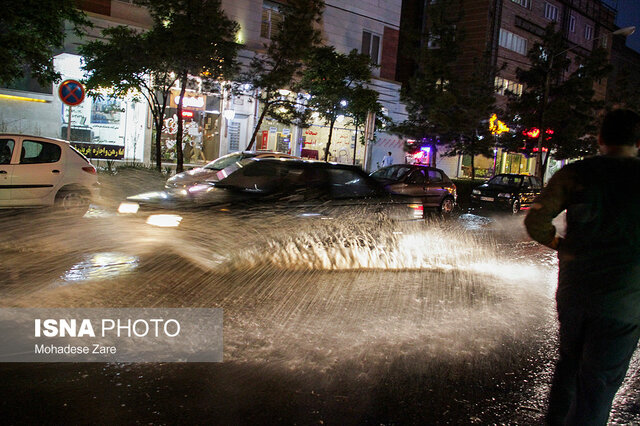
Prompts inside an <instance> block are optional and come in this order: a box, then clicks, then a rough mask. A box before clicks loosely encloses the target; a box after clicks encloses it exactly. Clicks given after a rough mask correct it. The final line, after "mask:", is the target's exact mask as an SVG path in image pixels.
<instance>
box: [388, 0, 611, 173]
mask: <svg viewBox="0 0 640 426" xmlns="http://www.w3.org/2000/svg"><path fill="white" fill-rule="evenodd" d="M435 1H448V0H435ZM426 4H427V3H426V2H425V1H423V0H405V4H403V8H404V10H403V16H402V25H403V28H405V23H406V22H411V23H412V28H413V30H415V29H416V25H422V26H424V22H426V21H425V20H427V19H428V16H426V13H425V5H426ZM462 7H463V10H464V14H463V17H462V19H461V21H460V23H459V25H460V27H461V29H462V30H463V31H464V34H465V37H464V41H463V43H462V46H461V47H462V53H461V55H460V59H459V61H458V63H457V68H458V70H459V72H460V73H462V74H465V73H471V72H473V68H474V60H475V59H477V58H479V57H481V56H482V54H483V52H488V53H489V54H490V57H491V60H492V63H493V65H494V66H496V67H497V68H498V69H500V71H499V74H498V75H497V76H496V78H495V88H496V106H497V107H498V108H499V107H503V106H504V105H505V104H506V102H507V98H506V96H505V92H506V91H507V90H509V91H511V92H514V93H521V92H522V90H523V89H524V88H523V87H522V85H521V84H519V83H518V82H517V78H516V71H517V69H518V68H523V69H526V68H527V67H529V66H530V63H529V61H528V59H527V57H526V54H527V51H528V50H529V49H530V48H531V46H532V45H533V44H534V43H535V42H536V41H539V40H540V39H541V37H542V36H543V34H544V30H545V28H546V27H547V25H549V24H551V23H554V24H556V26H557V29H559V30H561V31H562V33H563V34H564V37H565V40H566V45H567V48H570V49H571V50H570V52H569V53H568V55H569V57H572V58H573V57H575V56H582V57H584V56H587V55H589V53H590V52H591V50H592V49H593V48H594V47H596V46H598V45H601V46H604V47H607V48H609V49H610V47H611V43H612V40H611V39H612V37H611V32H612V31H614V30H615V25H614V20H615V16H616V11H615V10H614V9H612V8H611V7H609V6H607V5H606V4H605V3H603V2H602V1H601V0H463V1H462ZM416 16H421V21H420V22H417V23H416ZM410 28H411V27H410ZM401 39H402V38H401ZM403 47H404V46H403V45H402V43H401V46H400V51H401V54H402V51H403ZM399 63H403V64H404V65H407V64H408V63H409V64H410V61H407V59H406V58H404V59H403V58H401V59H399ZM574 66H575V65H574ZM571 71H572V70H571V69H570V70H568V72H571ZM398 74H399V76H400V79H401V80H402V81H406V80H405V79H406V78H407V75H408V73H407V71H406V70H404V71H403V72H401V71H400V70H399V72H398ZM606 85H607V81H606V79H603V80H602V81H601V82H600V83H599V84H597V85H596V86H595V90H596V96H597V97H600V98H601V99H604V97H605V94H606ZM469 163H470V159H468V158H451V157H440V158H438V164H439V166H440V167H443V168H444V169H445V170H446V171H447V172H448V173H449V174H451V175H453V176H463V175H465V174H466V173H467V172H468V170H469V169H468V167H467V165H468V164H469ZM475 164H476V165H477V166H478V167H479V168H480V169H481V170H480V171H481V172H485V173H486V174H491V173H493V169H494V167H495V169H496V172H498V173H499V172H512V173H533V171H534V170H535V159H533V158H526V157H525V156H523V155H522V154H517V153H506V152H504V153H503V152H497V153H496V157H495V158H492V159H487V158H484V157H480V156H479V157H477V158H476V161H475Z"/></svg>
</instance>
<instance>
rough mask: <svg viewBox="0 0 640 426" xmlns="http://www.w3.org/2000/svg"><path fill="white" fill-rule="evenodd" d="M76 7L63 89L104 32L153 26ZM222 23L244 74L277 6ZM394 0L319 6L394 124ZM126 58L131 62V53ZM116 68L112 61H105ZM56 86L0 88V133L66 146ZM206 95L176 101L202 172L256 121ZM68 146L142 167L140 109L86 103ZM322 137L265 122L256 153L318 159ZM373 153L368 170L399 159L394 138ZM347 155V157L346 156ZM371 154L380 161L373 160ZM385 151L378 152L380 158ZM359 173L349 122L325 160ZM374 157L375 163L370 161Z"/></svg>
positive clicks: (171, 119)
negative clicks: (369, 73)
mask: <svg viewBox="0 0 640 426" xmlns="http://www.w3.org/2000/svg"><path fill="white" fill-rule="evenodd" d="M78 5H79V7H80V8H81V9H82V10H84V11H85V13H86V14H87V15H88V17H89V19H90V20H91V21H92V23H93V24H94V28H92V29H89V30H88V31H87V33H86V34H85V35H84V36H83V37H82V38H80V39H78V38H77V37H75V36H73V35H72V34H71V33H69V36H68V38H67V40H66V42H65V48H64V51H63V52H61V53H59V54H58V55H56V56H55V58H54V63H55V66H56V68H57V70H58V71H59V72H61V74H62V79H63V80H64V79H81V78H83V71H82V69H81V65H82V58H81V57H80V56H79V55H78V53H77V48H78V46H79V45H80V44H82V43H84V42H86V41H87V40H91V39H93V38H95V37H100V31H101V30H102V29H103V28H105V27H108V26H113V25H128V26H131V27H134V28H139V29H145V28H148V27H149V26H150V25H151V23H152V21H151V18H150V16H149V13H148V12H147V10H146V9H144V8H142V7H140V6H137V5H135V4H134V2H133V1H131V0H129V1H120V0H80V1H79V2H78ZM222 6H223V9H224V10H225V12H226V14H227V15H228V16H229V17H230V18H231V19H233V20H235V21H237V22H238V23H239V25H240V31H239V33H238V36H237V39H238V41H239V42H240V43H242V44H243V45H244V47H245V48H244V49H243V50H241V51H240V53H239V59H240V61H241V62H242V63H244V64H247V63H248V62H249V60H250V58H251V57H252V56H253V55H254V54H255V52H257V51H260V50H261V49H264V45H265V44H266V43H268V42H269V39H270V35H271V31H272V30H273V28H274V25H275V24H276V23H277V22H278V20H279V19H281V15H280V12H279V3H278V2H277V1H271V0H223V2H222ZM400 11H401V0H391V1H384V2H381V1H377V0H343V1H335V0H327V1H326V7H325V10H324V14H323V18H322V21H321V25H322V28H321V30H322V35H323V43H325V44H327V45H332V46H335V47H336V49H337V50H338V51H339V52H342V53H348V52H349V51H351V50H353V49H356V50H358V51H360V52H363V53H367V54H369V55H370V56H371V57H372V60H373V62H375V63H376V64H377V65H378V67H377V68H375V70H374V75H375V78H374V79H373V81H372V83H371V88H373V89H375V90H377V91H378V92H379V93H380V102H381V104H382V105H383V106H384V107H385V109H386V112H387V114H388V115H389V116H390V117H391V118H392V119H393V120H396V121H397V120H402V119H403V117H404V115H403V114H404V107H403V106H402V105H401V103H400V101H399V93H400V83H399V82H397V81H396V78H395V71H396V59H397V50H398V34H399V28H400ZM132 53H133V52H132ZM114 60H117V58H114ZM57 90H58V85H57V84H53V85H49V86H47V87H40V86H38V85H37V84H34V82H33V81H24V82H20V84H18V85H14V86H12V87H10V88H0V94H4V95H6V96H5V97H0V126H1V127H2V129H3V131H11V132H20V133H28V134H36V135H42V136H50V137H63V138H65V137H66V129H67V126H68V125H69V123H67V122H68V118H67V117H68V115H69V114H68V109H67V107H66V106H64V105H63V104H62V103H61V101H60V99H59V98H58V96H57ZM178 94H179V91H178V89H177V88H176V91H175V93H173V94H172V96H171V99H170V105H169V108H168V110H167V117H166V120H165V128H164V131H163V136H162V140H163V143H164V144H165V147H164V148H165V151H166V152H165V154H164V157H163V161H164V162H167V163H171V162H175V154H174V153H175V129H176V123H177V120H178V117H177V109H176V102H175V97H176V96H178ZM227 95H228V94H227V93H223V94H205V93H202V92H201V91H200V90H199V89H198V88H197V87H194V88H191V87H190V88H188V90H187V94H186V96H185V99H184V101H183V104H184V110H185V111H184V112H183V117H182V118H183V120H184V123H185V143H186V144H189V146H190V147H191V149H187V151H188V153H189V155H188V156H186V158H185V163H191V164H201V163H204V162H206V161H210V160H213V159H215V158H217V157H219V156H221V155H224V154H227V153H229V152H233V151H237V150H242V149H244V148H246V147H247V146H248V145H249V142H250V141H249V138H250V137H251V134H252V132H253V129H254V126H255V123H256V122H257V119H256V117H257V116H258V114H259V112H260V108H261V106H260V105H259V103H258V102H256V101H255V99H254V98H253V97H251V96H242V95H238V96H227ZM70 125H71V136H72V141H73V142H74V144H76V145H77V146H78V147H79V148H81V149H82V150H83V151H84V152H86V153H88V154H90V155H91V156H92V157H94V158H110V159H115V160H135V161H142V162H145V163H149V162H150V161H151V136H152V123H151V119H150V116H149V112H148V108H147V106H146V104H145V103H143V102H136V100H135V99H134V98H127V99H112V98H104V99H90V98H87V99H86V100H85V102H83V103H82V104H81V105H79V106H77V107H74V108H73V109H72V111H71V123H70ZM327 137H328V129H327V126H326V125H325V124H324V123H322V122H321V121H316V122H314V123H313V125H312V126H311V127H310V128H308V129H301V128H297V127H295V126H286V125H283V124H282V123H278V122H276V121H274V120H265V121H264V122H263V125H262V127H261V129H260V131H259V133H258V137H257V139H258V140H257V141H256V142H257V143H256V145H255V146H257V147H258V148H261V149H271V150H278V151H285V152H290V153H292V154H296V155H300V154H305V155H306V156H308V157H311V158H313V157H314V156H320V155H321V154H320V153H321V152H322V151H323V150H324V146H325V144H326V139H327ZM378 139H379V140H380V141H381V143H380V144H377V145H376V148H375V149H372V150H370V151H369V155H370V156H371V160H372V164H375V163H376V162H377V161H380V159H381V158H382V156H383V155H384V153H386V152H387V151H396V152H397V153H398V154H397V155H398V157H399V156H400V155H401V153H402V142H401V141H400V140H399V139H398V138H397V137H395V136H393V135H389V134H384V133H382V134H380V135H378ZM354 149H355V150H354ZM379 151H380V152H379ZM383 151H384V152H383ZM354 152H355V163H357V164H363V163H364V155H365V150H364V147H363V146H361V144H360V143H358V142H357V141H356V140H355V129H354V128H353V126H350V125H349V123H348V120H344V122H340V123H337V125H336V128H335V129H334V136H333V138H332V149H331V154H332V157H333V159H335V160H336V161H340V162H343V163H352V162H354ZM377 157H380V158H379V159H378V158H377Z"/></svg>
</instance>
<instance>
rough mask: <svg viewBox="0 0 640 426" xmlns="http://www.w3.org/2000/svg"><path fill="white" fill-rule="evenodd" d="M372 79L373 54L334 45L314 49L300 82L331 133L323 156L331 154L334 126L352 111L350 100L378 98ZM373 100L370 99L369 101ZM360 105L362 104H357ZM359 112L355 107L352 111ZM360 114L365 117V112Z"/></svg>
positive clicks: (312, 105) (309, 102)
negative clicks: (357, 97)
mask: <svg viewBox="0 0 640 426" xmlns="http://www.w3.org/2000/svg"><path fill="white" fill-rule="evenodd" d="M370 81H371V58H370V57H369V56H368V55H364V54H361V53H358V52H357V51H356V50H352V51H351V52H349V54H343V53H339V52H336V50H335V48H334V47H332V46H323V47H317V48H315V49H313V52H312V53H311V55H310V57H309V60H308V63H307V68H306V70H305V71H304V74H303V78H302V80H301V83H300V87H301V89H302V90H300V91H306V92H307V93H308V94H309V95H310V96H311V97H310V99H309V101H308V105H309V106H310V107H311V108H312V109H314V110H315V111H316V112H317V113H318V114H319V115H320V117H321V118H322V119H323V120H324V121H325V123H326V124H328V125H329V137H328V140H327V144H326V146H325V150H324V160H325V161H327V159H328V157H329V148H330V147H331V137H332V135H333V127H334V125H335V123H336V121H337V119H338V117H339V116H340V115H344V116H347V115H349V114H350V112H349V111H350V110H349V105H350V102H352V101H353V99H355V97H356V96H364V97H366V99H369V100H371V99H373V98H374V97H375V99H376V101H377V99H378V93H377V92H376V91H374V90H372V89H369V88H368V87H367V84H368V83H369V82H370ZM368 103H369V104H372V105H373V103H371V102H368ZM357 105H358V108H360V104H357ZM351 114H352V115H355V114H356V110H353V112H351ZM357 114H360V115H359V117H362V115H361V114H362V112H361V111H360V110H358V112H357Z"/></svg>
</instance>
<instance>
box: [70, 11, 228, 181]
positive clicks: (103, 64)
mask: <svg viewBox="0 0 640 426" xmlns="http://www.w3.org/2000/svg"><path fill="white" fill-rule="evenodd" d="M138 3H139V4H142V5H145V6H147V7H148V8H149V11H150V13H151V16H152V17H153V26H152V27H151V29H150V30H148V31H146V32H138V31H135V30H133V29H131V28H129V27H125V26H118V27H113V28H107V29H105V30H103V36H104V41H103V40H95V41H92V42H89V43H87V44H86V45H84V46H82V47H81V48H80V52H81V54H82V55H83V56H84V57H85V66H84V69H85V70H86V71H87V74H88V76H87V79H86V81H85V83H86V84H87V87H88V88H89V89H90V90H91V91H92V92H93V93H94V95H95V94H98V95H99V94H100V93H101V92H102V90H101V89H105V88H108V89H110V90H112V91H113V94H114V95H117V96H122V95H124V94H126V93H129V92H130V91H133V90H135V91H137V92H138V93H139V94H140V95H141V96H142V97H144V98H145V100H146V101H147V103H148V104H149V107H150V108H151V112H152V115H153V121H154V128H155V132H156V135H155V138H156V141H155V146H156V167H157V168H158V170H160V169H161V153H162V144H161V136H162V128H163V124H164V116H165V111H166V108H167V105H168V103H169V97H170V95H171V89H172V87H173V86H174V85H175V84H176V83H177V82H178V83H180V90H181V92H180V100H179V102H178V114H177V115H178V117H182V99H183V98H184V94H185V91H186V88H187V85H188V82H189V78H190V76H193V77H199V78H201V79H202V80H203V83H204V85H205V86H207V87H214V86H215V84H213V83H215V82H217V81H220V80H222V79H223V78H230V77H231V76H232V75H233V72H234V71H235V70H236V67H237V63H236V60H235V57H236V54H237V50H238V47H239V46H238V44H237V43H236V42H235V34H236V31H237V29H238V25H237V24H236V23H235V22H234V21H231V20H230V19H228V18H227V17H226V16H225V15H224V13H223V11H222V9H221V8H220V1H218V0H141V1H139V2H138ZM182 132H183V120H182V119H181V118H180V119H178V133H177V135H176V154H177V164H176V170H177V171H182V167H183V156H182Z"/></svg>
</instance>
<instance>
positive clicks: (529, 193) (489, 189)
mask: <svg viewBox="0 0 640 426" xmlns="http://www.w3.org/2000/svg"><path fill="white" fill-rule="evenodd" d="M541 190H542V184H541V182H540V179H538V178H537V177H535V176H529V175H519V174H511V173H508V174H500V175H496V176H494V177H492V178H491V179H489V181H488V182H487V183H485V184H482V185H480V186H479V187H477V188H475V189H474V190H473V191H472V192H471V204H472V205H473V206H475V207H489V208H495V209H502V210H509V211H511V212H512V213H513V214H516V213H518V212H519V211H520V210H522V209H528V208H529V207H530V206H531V203H533V200H534V199H535V198H536V196H537V195H538V194H540V191H541Z"/></svg>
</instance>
